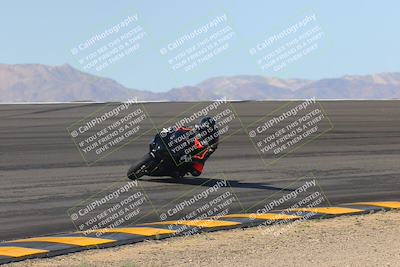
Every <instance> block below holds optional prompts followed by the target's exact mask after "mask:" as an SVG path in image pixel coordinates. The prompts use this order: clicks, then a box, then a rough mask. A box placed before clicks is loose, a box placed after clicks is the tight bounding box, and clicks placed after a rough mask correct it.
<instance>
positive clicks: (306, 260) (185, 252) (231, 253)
mask: <svg viewBox="0 0 400 267" xmlns="http://www.w3.org/2000/svg"><path fill="white" fill-rule="evenodd" d="M399 221H400V211H391V212H385V213H377V214H372V215H361V216H348V217H340V218H335V219H326V220H314V221H306V222H300V223H295V224H293V225H292V226H288V225H282V226H279V227H276V228H273V229H272V230H271V227H269V228H267V227H264V228H248V229H244V230H241V229H239V230H230V231H221V232H215V233H206V234H200V235H196V236H192V237H186V238H175V239H167V240H161V241H147V242H144V243H139V244H133V245H126V246H121V247H117V248H111V249H101V250H91V251H85V252H81V253H75V254H71V255H66V256H59V257H55V258H51V259H38V260H28V261H24V262H21V263H14V264H10V265H7V266H13V267H17V266H38V267H39V266H40V267H55V266H74V267H75V266H76V267H77V266H80V267H84V266H125V267H131V266H271V265H273V266H400V227H399Z"/></svg>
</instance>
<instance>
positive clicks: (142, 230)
mask: <svg viewBox="0 0 400 267" xmlns="http://www.w3.org/2000/svg"><path fill="white" fill-rule="evenodd" d="M90 232H95V233H105V234H109V233H123V234H131V235H142V236H155V235H165V234H175V233H176V231H173V230H168V229H161V228H151V227H132V228H106V229H99V230H93V231H90Z"/></svg>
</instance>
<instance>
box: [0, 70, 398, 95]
mask: <svg viewBox="0 0 400 267" xmlns="http://www.w3.org/2000/svg"><path fill="white" fill-rule="evenodd" d="M133 96H136V97H138V99H139V100H143V101H155V100H166V101H198V100H213V99H217V98H220V97H223V96H225V97H227V98H228V99H233V100H274V99H294V98H295V99H301V98H309V97H313V96H315V97H316V98H317V99H318V98H319V99H400V73H380V74H372V75H365V76H349V75H348V76H343V77H340V78H333V79H321V80H316V81H313V80H302V79H279V78H274V77H264V76H249V75H239V76H230V77H215V78H211V79H208V80H205V81H203V82H201V83H199V84H197V85H195V86H185V87H181V88H173V89H171V90H169V91H167V92H162V93H155V92H151V91H145V90H137V89H129V88H126V87H124V86H122V85H121V84H119V83H117V82H116V81H114V80H112V79H108V78H102V77H98V76H95V75H91V74H88V73H84V72H81V71H78V70H76V69H74V68H73V67H71V66H69V65H62V66H54V67H53V66H45V65H39V64H25V65H6V64H0V102H2V103H5V102H8V103H9V102H69V101H71V102H72V101H97V102H106V101H121V100H127V99H128V98H130V97H133Z"/></svg>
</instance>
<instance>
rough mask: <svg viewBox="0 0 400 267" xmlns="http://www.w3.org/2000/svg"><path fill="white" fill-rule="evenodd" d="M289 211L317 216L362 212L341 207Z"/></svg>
mask: <svg viewBox="0 0 400 267" xmlns="http://www.w3.org/2000/svg"><path fill="white" fill-rule="evenodd" d="M291 211H304V212H311V213H319V214H329V215H343V214H352V213H362V212H364V210H361V209H353V208H342V207H326V208H299V209H291Z"/></svg>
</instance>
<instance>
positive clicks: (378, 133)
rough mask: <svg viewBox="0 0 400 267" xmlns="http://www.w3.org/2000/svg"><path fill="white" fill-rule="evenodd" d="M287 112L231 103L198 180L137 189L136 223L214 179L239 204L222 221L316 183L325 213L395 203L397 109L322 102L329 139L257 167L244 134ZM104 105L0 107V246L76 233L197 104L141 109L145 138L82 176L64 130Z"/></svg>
mask: <svg viewBox="0 0 400 267" xmlns="http://www.w3.org/2000/svg"><path fill="white" fill-rule="evenodd" d="M285 103H286V102H279V101H275V102H239V103H233V107H234V109H235V111H236V114H237V116H238V117H239V118H240V121H239V120H235V121H234V122H233V123H232V125H230V127H231V129H233V131H232V133H234V134H232V135H231V136H229V138H226V139H224V140H223V141H222V142H221V144H220V147H219V149H218V150H217V151H216V152H215V154H214V155H213V156H212V158H210V160H209V161H208V162H207V164H206V167H205V171H204V173H203V175H202V176H200V177H198V178H194V177H188V178H185V179H180V180H179V179H178V180H177V179H172V178H167V177H165V178H150V177H145V178H144V179H143V180H142V181H140V182H139V184H140V187H141V189H142V190H143V192H145V193H146V195H147V199H149V200H150V201H147V202H146V203H145V204H143V205H142V206H141V211H140V214H141V215H143V216H142V217H141V220H140V222H146V221H155V220H160V214H161V213H163V212H165V211H164V209H165V208H164V207H165V205H166V203H169V202H171V201H174V200H176V199H182V196H183V198H185V197H187V198H189V197H190V195H192V196H193V192H201V191H202V188H203V189H206V188H209V187H210V186H212V185H214V184H216V182H218V181H222V179H226V180H227V181H228V183H229V188H230V190H231V191H230V192H232V193H233V194H234V195H235V196H236V198H237V199H238V200H239V201H236V202H235V203H232V204H230V205H229V212H230V213H234V212H240V211H254V210H256V209H257V208H258V207H263V206H264V205H265V203H270V200H271V199H272V198H273V199H278V198H279V197H280V196H283V195H285V194H287V193H288V192H292V191H293V190H294V189H295V188H296V186H297V185H296V183H297V184H301V181H302V180H301V179H303V178H302V177H315V180H316V181H317V182H318V186H319V190H320V191H321V192H323V194H324V196H325V201H327V202H328V203H329V204H331V205H335V204H340V203H348V202H355V201H384V200H399V199H400V179H399V178H400V168H399V166H400V102H399V101H323V102H321V105H322V106H323V107H324V109H325V112H326V114H327V115H328V116H329V118H330V120H331V123H332V125H333V129H331V130H329V131H327V132H326V133H324V134H322V135H321V136H319V137H318V138H316V139H314V140H311V141H310V142H308V143H306V144H305V145H302V146H301V147H299V148H298V149H297V150H295V151H294V152H291V153H289V154H287V155H286V156H284V157H282V158H279V159H278V160H276V161H273V164H272V163H271V162H272V159H273V156H266V157H264V158H262V156H260V155H259V153H258V152H257V150H256V149H255V146H254V144H253V143H252V142H251V141H250V138H249V137H248V135H247V132H246V131H245V130H244V129H243V128H244V127H246V126H248V125H250V124H252V123H254V122H255V121H257V120H258V119H260V118H262V117H263V116H265V115H266V114H268V113H270V112H271V111H273V110H275V109H277V108H279V107H281V106H282V105H284V104H285ZM104 105H105V104H87V103H76V104H46V105H0V203H1V205H0V225H1V227H0V240H10V239H15V238H23V237H30V236H37V235H46V234H54V233H59V232H67V231H71V230H76V228H75V226H74V223H73V222H72V220H71V219H70V216H69V213H68V212H69V210H70V209H71V208H73V207H75V206H76V205H78V204H79V203H81V202H82V201H86V200H87V199H89V198H96V197H101V196H102V194H105V193H104V192H107V190H112V189H110V188H117V187H118V186H119V185H124V184H126V183H127V182H128V180H127V178H126V177H125V174H126V171H127V169H128V168H129V166H130V164H131V163H133V162H135V161H136V160H138V159H140V158H141V157H142V156H143V155H144V154H145V153H147V151H148V143H149V141H150V139H151V137H152V136H153V135H154V133H155V129H154V125H156V126H157V127H160V126H162V125H164V124H165V123H166V122H167V121H168V120H170V119H171V118H174V117H175V116H177V115H179V114H181V113H182V112H183V111H185V110H188V109H191V108H193V106H194V105H196V104H195V103H148V104H145V105H144V107H145V109H146V110H147V112H148V114H149V116H150V118H151V120H152V122H153V123H154V124H153V125H152V124H151V123H150V122H149V121H146V122H145V123H144V124H143V125H142V127H144V128H146V127H147V129H148V130H149V131H147V132H146V134H144V135H143V136H141V137H140V138H138V139H136V140H134V141H132V142H131V143H129V144H128V145H126V146H124V147H122V148H121V149H119V150H118V151H116V152H114V153H112V154H110V155H108V156H107V157H104V158H103V159H100V160H99V161H97V162H96V163H94V164H93V165H91V166H88V165H87V164H86V163H85V162H84V161H83V159H82V157H81V155H80V153H79V151H78V150H77V147H76V146H75V144H74V142H73V141H72V139H71V137H70V136H69V134H68V132H67V130H66V128H67V127H68V126H69V125H71V124H72V123H73V122H75V121H78V120H80V119H82V118H83V117H85V116H87V115H89V114H91V113H92V112H94V111H96V110H98V109H99V108H101V107H102V106H104ZM114 105H117V104H114ZM262 159H264V160H262ZM266 162H267V163H268V164H266ZM269 163H271V164H269ZM221 177H222V178H221ZM116 201H117V200H116ZM178 202H179V201H178ZM201 204H202V202H201V201H200V202H198V203H194V204H193V207H191V208H195V207H196V206H201ZM107 205H108V206H110V205H111V206H112V205H113V201H110V203H107ZM289 205H290V201H288V202H287V203H284V204H282V207H280V208H283V207H284V206H289ZM171 218H172V217H171ZM136 222H137V221H136Z"/></svg>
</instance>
